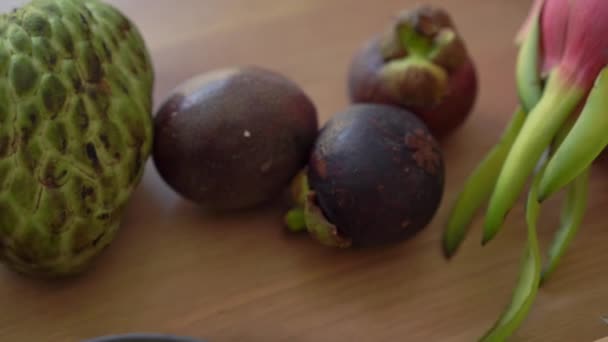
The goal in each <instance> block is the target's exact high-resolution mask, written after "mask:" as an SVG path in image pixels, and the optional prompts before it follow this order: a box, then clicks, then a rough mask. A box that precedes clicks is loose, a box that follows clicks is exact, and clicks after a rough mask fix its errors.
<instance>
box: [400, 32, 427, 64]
mask: <svg viewBox="0 0 608 342" xmlns="http://www.w3.org/2000/svg"><path fill="white" fill-rule="evenodd" d="M397 34H398V35H399V40H400V41H401V44H402V45H403V46H404V47H406V48H407V51H408V52H409V54H410V55H414V56H418V57H422V58H424V59H426V58H427V57H428V55H429V54H430V53H431V52H432V50H433V41H432V40H431V39H430V38H429V37H427V36H424V35H421V34H419V33H418V32H416V29H415V28H413V27H411V26H410V25H409V24H406V23H402V24H401V25H400V26H399V28H398V31H397Z"/></svg>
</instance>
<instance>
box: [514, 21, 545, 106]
mask: <svg viewBox="0 0 608 342" xmlns="http://www.w3.org/2000/svg"><path fill="white" fill-rule="evenodd" d="M539 13H540V11H539ZM539 54H540V20H539V15H536V16H535V17H534V18H533V19H532V21H531V23H530V30H529V32H528V34H527V35H526V37H525V40H524V42H523V44H522V46H521V48H520V49H519V54H518V56H517V64H516V70H515V76H516V82H517V91H518V94H519V99H520V102H521V104H522V106H523V107H524V110H525V111H526V112H530V111H532V108H534V106H536V104H537V103H538V101H539V100H540V98H541V96H542V93H543V84H542V80H541V75H540V70H539V68H538V66H539V63H540V56H539Z"/></svg>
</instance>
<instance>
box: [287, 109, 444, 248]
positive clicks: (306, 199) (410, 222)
mask: <svg viewBox="0 0 608 342" xmlns="http://www.w3.org/2000/svg"><path fill="white" fill-rule="evenodd" d="M303 177H305V178H306V180H305V181H303V180H299V181H297V182H296V183H294V185H295V186H298V185H299V186H300V187H301V189H300V192H299V197H298V200H297V201H296V207H295V208H294V209H292V211H291V213H294V212H296V211H298V210H300V211H302V217H303V222H298V221H297V220H296V219H293V220H291V221H290V220H286V223H287V225H288V226H289V227H290V228H291V230H298V228H299V227H305V229H306V230H307V231H308V232H309V233H310V234H311V235H312V236H313V237H315V238H316V239H317V240H318V241H320V242H321V243H322V244H324V245H327V246H333V247H343V248H344V247H350V246H353V247H369V246H378V245H385V244H390V243H396V242H399V241H403V240H406V239H408V238H410V237H413V236H414V235H415V234H417V233H418V232H420V231H421V230H422V229H423V228H425V227H426V226H428V224H429V223H430V222H431V220H432V219H433V217H434V215H435V213H436V211H437V210H438V208H439V205H440V202H441V199H442V197H443V192H444V178H445V168H444V162H443V156H442V152H441V150H440V147H439V145H438V142H437V141H436V139H435V138H434V137H433V136H432V135H431V133H430V132H429V130H428V128H427V127H426V126H425V125H424V123H423V122H422V121H421V120H420V119H418V118H417V117H416V116H415V115H414V114H413V113H411V112H408V111H406V110H404V109H402V108H398V107H395V106H389V105H381V104H355V105H352V106H350V107H349V108H348V109H346V110H345V111H343V112H341V113H339V114H336V115H335V116H334V117H332V118H331V119H330V120H329V121H328V122H327V123H326V124H325V125H324V126H323V128H322V129H321V130H320V132H319V136H318V138H317V140H316V142H315V145H314V148H313V151H312V153H311V158H310V161H309V163H308V166H307V168H306V172H305V173H304V174H303ZM303 194H305V196H304V195H303ZM293 217H295V216H293Z"/></svg>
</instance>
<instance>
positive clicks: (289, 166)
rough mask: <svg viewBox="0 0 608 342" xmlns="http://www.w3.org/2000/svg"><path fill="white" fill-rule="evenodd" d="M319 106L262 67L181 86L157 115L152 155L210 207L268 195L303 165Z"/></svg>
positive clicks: (173, 181)
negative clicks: (316, 106)
mask: <svg viewBox="0 0 608 342" xmlns="http://www.w3.org/2000/svg"><path fill="white" fill-rule="evenodd" d="M317 133H318V119H317V111H316V108H315V106H314V104H313V103H312V101H311V100H310V99H309V98H308V96H307V95H306V94H305V93H304V92H303V91H302V89H300V87H299V86H298V85H296V84H295V83H293V82H292V81H290V80H288V79H287V78H286V77H284V76H282V75H280V74H277V73H275V72H272V71H269V70H265V69H262V68H259V67H243V68H235V69H225V70H218V71H215V72H210V73H206V74H203V75H200V76H198V77H196V78H193V79H191V80H189V81H187V82H185V83H184V84H182V85H181V86H179V87H177V88H176V89H175V90H174V91H173V92H172V94H171V95H170V96H169V97H168V99H167V100H166V101H165V103H164V104H163V105H162V106H161V108H160V109H159V111H158V113H157V115H156V118H155V141H154V149H153V160H154V163H155V165H156V168H157V170H158V172H159V174H160V176H161V177H162V178H163V179H164V181H165V182H166V183H167V184H168V185H169V186H170V187H172V188H173V189H174V190H175V191H176V192H177V193H179V194H180V195H181V196H183V197H184V198H186V199H188V200H191V201H193V202H195V203H197V204H199V205H200V206H202V207H204V208H207V209H210V210H220V211H223V210H237V209H245V208H250V207H254V206H256V205H259V204H261V203H263V202H266V201H269V200H271V199H273V198H275V197H277V196H278V195H280V194H281V192H282V191H283V190H284V189H285V188H287V187H288V185H289V183H290V181H291V180H292V178H293V177H294V176H295V175H296V174H297V173H298V171H299V170H300V169H301V168H302V167H304V166H305V164H306V162H307V160H308V157H309V155H310V151H311V148H312V146H313V143H314V140H315V137H316V135H317Z"/></svg>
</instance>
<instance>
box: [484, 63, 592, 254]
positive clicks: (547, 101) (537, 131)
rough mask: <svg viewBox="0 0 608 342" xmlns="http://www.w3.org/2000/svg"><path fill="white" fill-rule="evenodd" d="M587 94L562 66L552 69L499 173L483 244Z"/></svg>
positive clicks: (498, 228)
mask: <svg viewBox="0 0 608 342" xmlns="http://www.w3.org/2000/svg"><path fill="white" fill-rule="evenodd" d="M583 96H584V92H583V91H582V90H580V89H579V88H576V87H571V86H568V85H567V84H566V83H565V82H564V80H563V79H562V77H561V76H560V73H559V69H557V70H556V71H554V72H552V73H551V75H550V76H549V79H548V83H547V86H546V89H545V92H544V94H543V97H542V98H541V100H540V101H539V103H538V104H537V105H536V106H535V107H534V109H533V110H532V112H530V113H529V115H528V117H527V119H526V122H525V123H524V125H523V127H522V129H521V132H520V133H519V135H518V137H517V139H516V140H515V142H514V143H513V147H512V148H511V151H510V152H509V154H508V156H507V158H506V160H505V163H504V165H503V168H502V170H501V172H500V175H499V176H498V180H497V182H496V187H495V189H494V192H493V194H492V196H491V198H490V202H489V205H488V210H487V216H486V220H485V225H484V234H483V240H482V243H483V244H486V243H487V242H489V241H490V240H492V238H493V237H494V236H495V235H496V233H497V232H498V231H499V230H500V228H501V226H502V223H503V221H504V219H505V217H506V215H507V213H508V211H509V210H511V208H512V207H513V205H514V204H515V202H516V201H517V199H518V197H519V196H520V194H521V192H522V190H523V188H524V187H525V183H526V180H527V178H528V176H529V175H530V174H531V173H532V172H533V171H534V168H535V166H536V163H537V162H538V160H539V158H540V157H541V155H542V153H543V151H545V150H546V149H547V147H548V146H549V144H550V143H551V141H552V139H553V138H554V136H555V134H556V133H557V132H558V130H559V129H560V127H561V126H562V124H563V123H564V121H565V120H566V119H567V118H568V116H569V115H571V114H572V112H573V111H574V109H575V108H576V106H577V105H578V104H579V102H580V101H581V99H582V98H583Z"/></svg>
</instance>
